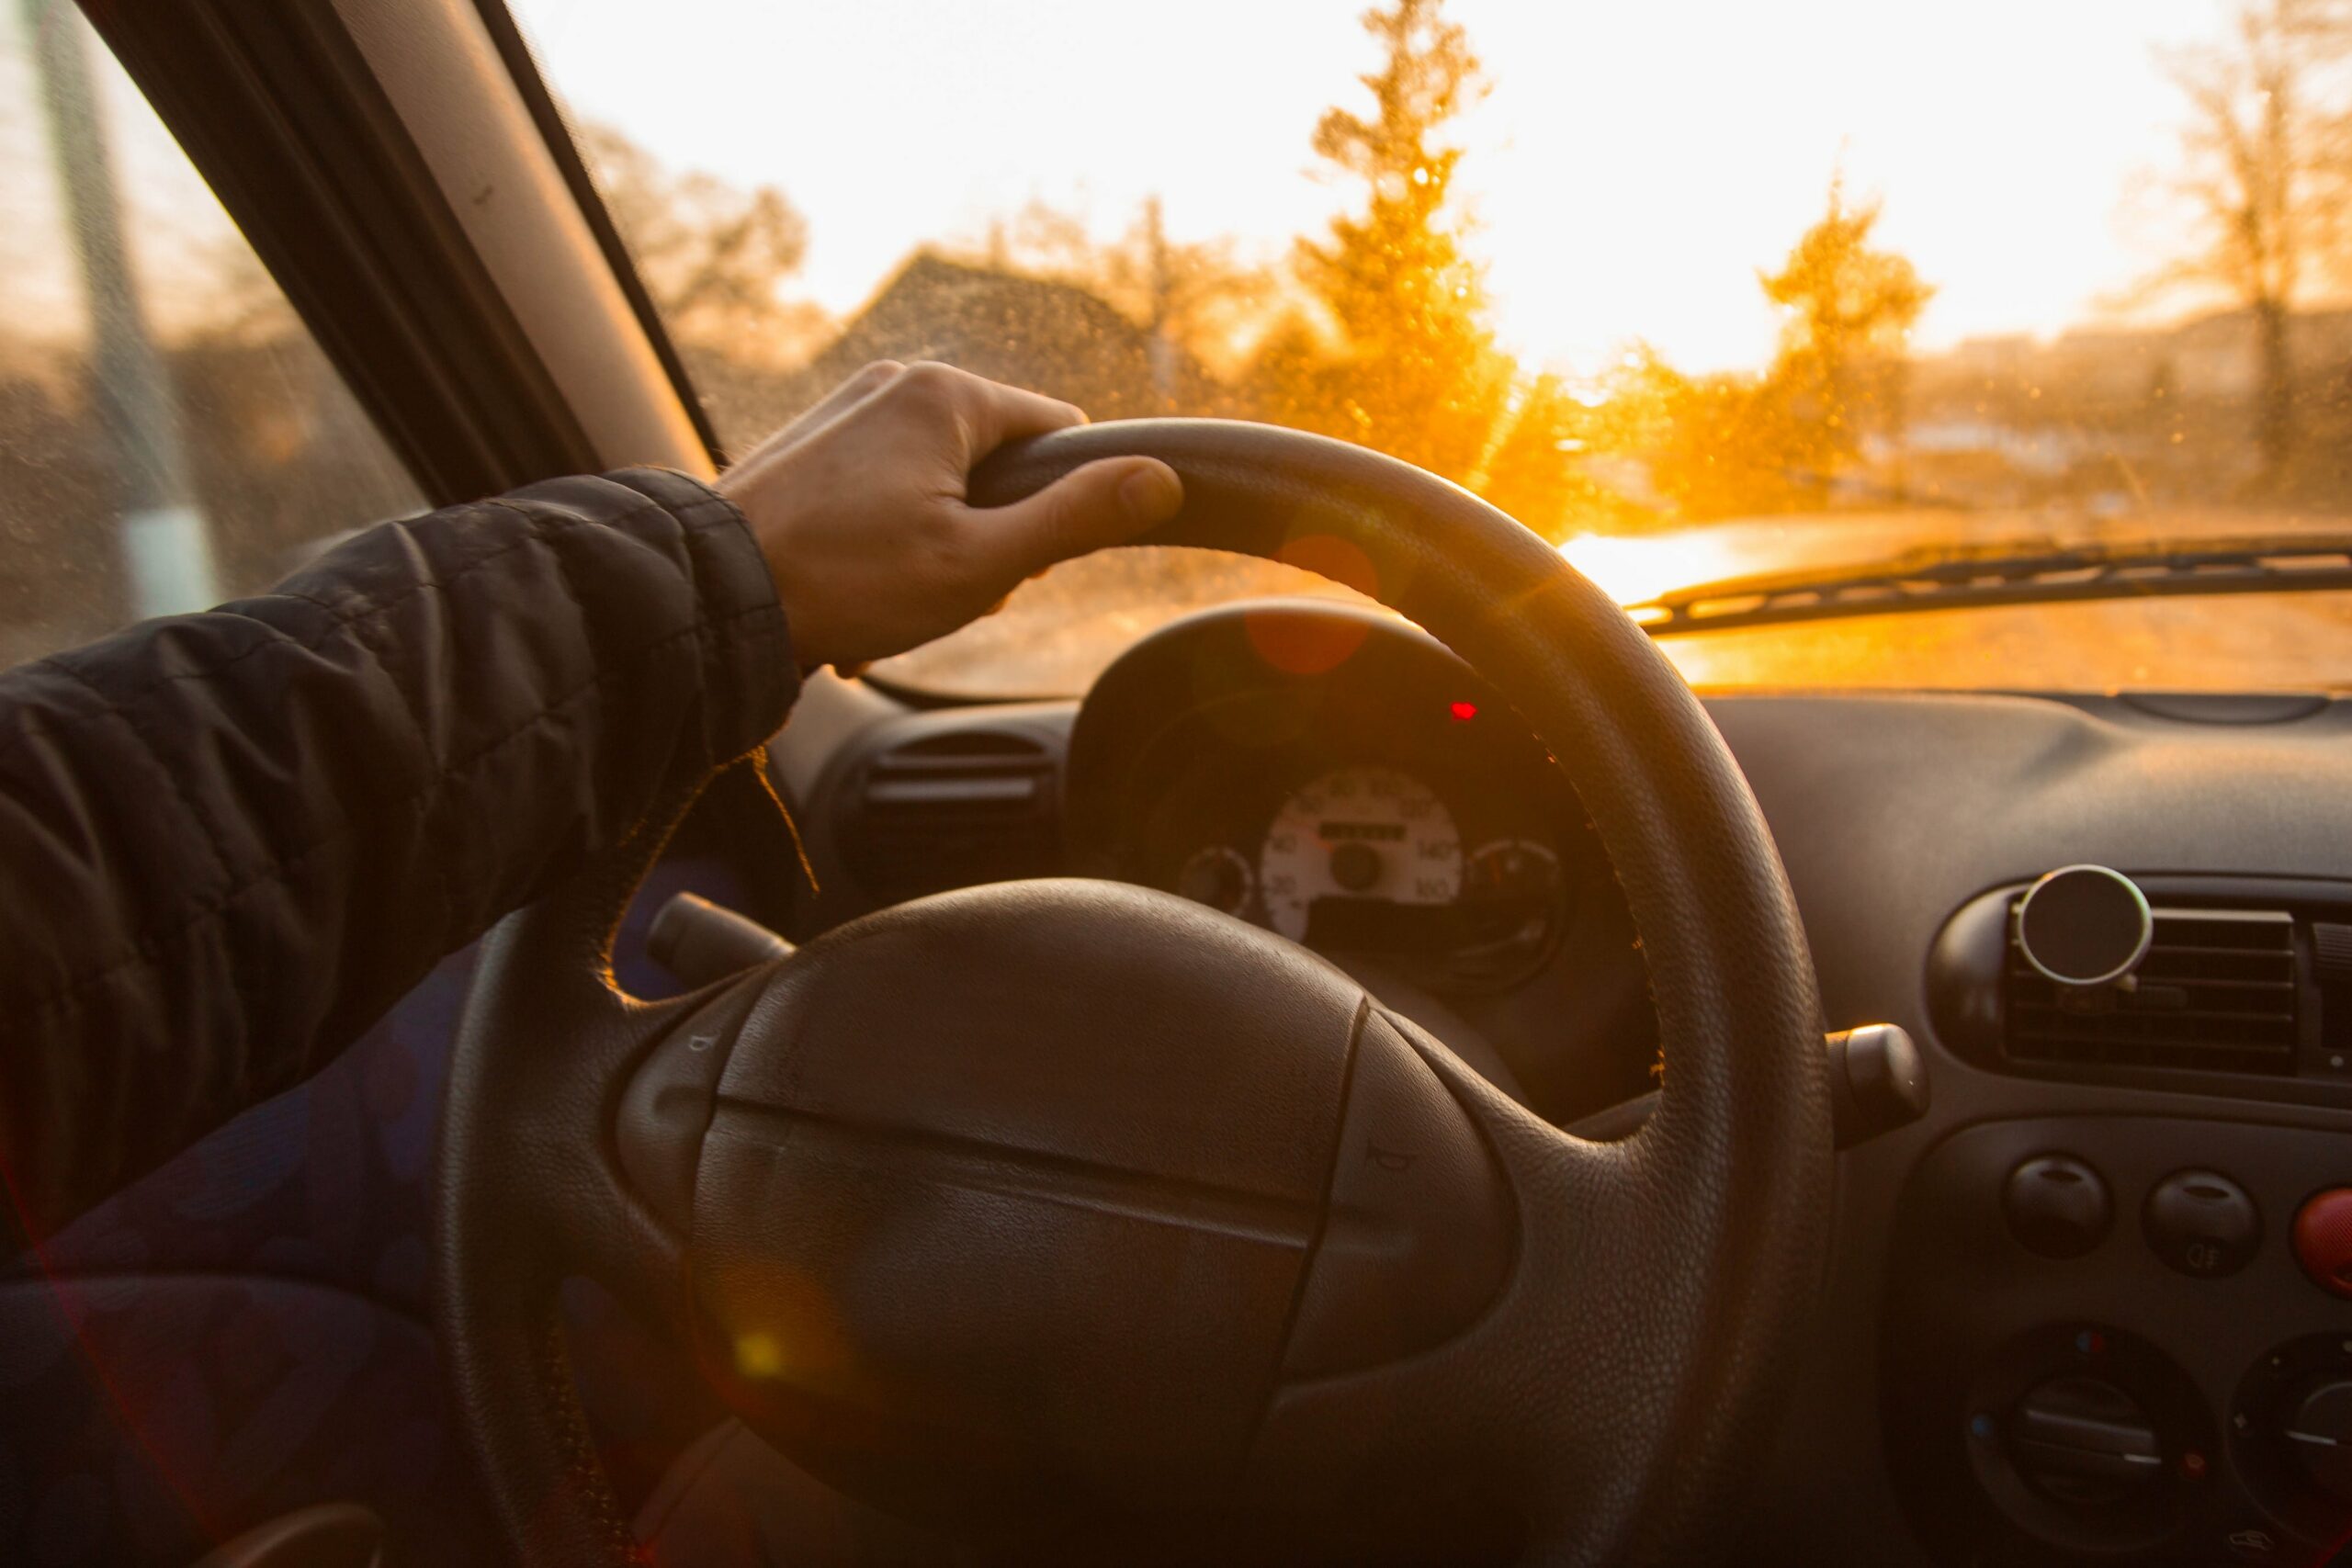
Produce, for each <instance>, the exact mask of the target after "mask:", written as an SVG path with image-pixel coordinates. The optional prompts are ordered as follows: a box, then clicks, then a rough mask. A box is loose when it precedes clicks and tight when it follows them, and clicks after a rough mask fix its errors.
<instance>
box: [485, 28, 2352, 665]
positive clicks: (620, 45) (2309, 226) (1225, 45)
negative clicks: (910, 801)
mask: <svg viewBox="0 0 2352 1568" xmlns="http://www.w3.org/2000/svg"><path fill="white" fill-rule="evenodd" d="M518 10H519V12H520V15H521V19H522V20H523V22H524V23H525V25H526V29H527V30H528V32H529V33H530V34H531V36H532V38H533V40H534V45H535V47H536V49H537V51H538V52H539V54H540V57H541V61H542V63H543V66H544V68H545V70H546V72H547V73H548V78H549V80H550V83H551V85H553V86H554V87H555V88H556V89H557V91H558V92H559V93H560V95H562V96H564V97H565V99H566V101H567V103H568V106H569V108H570V111H571V113H572V115H573V117H574V118H575V120H576V122H577V124H578V126H579V129H580V134H581V138H582V146H583V148H584V149H585V151H586V152H587V155H588V158H589V161H590V164H591V165H592V167H593V169H594V171H595V173H596V175H597V176H598V178H599V180H600V182H601V184H602V186H603V188H604V190H605V194H606V197H607V199H608V201H609V203H610V205H611V207H612V209H613V210H614V213H615V216H616V220H617V221H618V223H619V225H620V227H621V229H622V231H623V232H624V234H625V235H626V236H627V237H628V241H629V243H630V244H631V247H632V249H633V251H634V253H635V254H636V257H637V260H638V262H639V267H640V270H641V271H642V273H643V275H644V276H645V280H646V282H647V285H648V288H649V290H650V293H651V294H652V296H653V297H654V299H656V301H657V303H658V304H659V305H660V306H661V308H662V310H663V311H664V314H665V317H666V320H667V321H668V324H669V327H670V329H671V332H672V333H673V336H674V338H675V339H676V341H677V343H678V345H679V347H680V349H681V351H682V354H683V355H684V360H685V363H686V364H687V366H688V367H689V369H690V372H691V375H692V377H693V379H694V382H695V387H696V389H697V391H698V393H699V394H700V396H701V397H702V399H703V400H704V402H705V404H706V407H707V409H708V411H709V412H710V413H711V414H712V416H713V418H714V420H715V422H716V423H717V424H718V428H719V429H720V431H721V433H722V435H723V437H724V439H725V440H726V441H727V442H728V443H729V445H730V446H732V447H733V448H734V449H737V450H741V449H742V448H743V447H746V446H749V445H750V444H752V442H753V441H755V440H756V439H758V437H759V436H760V435H762V434H764V433H765V432H766V431H768V430H769V429H772V428H773V427H775V425H776V424H778V423H781V422H783V421H785V420H786V419H788V418H789V417H790V416H791V415H792V414H793V413H794V412H797V410H799V409H801V408H803V407H805V406H807V405H808V404H809V402H810V401H812V400H814V399H815V398H816V397H817V396H818V395H819V394H820V392H821V391H822V390H823V389H825V388H826V387H828V386H830V385H831V383H833V382H834V381H835V380H837V379H838V378H840V377H842V375H844V374H846V373H847V372H849V371H850V370H852V369H854V368H855V367H857V366H859V365H861V364H863V363H865V362H866V361H868V360H872V359H877V358H897V359H901V360H905V359H914V358H935V359H943V360H946V361H949V362H951V363H954V364H957V365H961V366H964V367H967V368H969V369H972V370H975V371H978V372H979V373H981V374H985V375H989V376H992V377H996V378H1001V379H1004V380H1008V381H1013V382H1018V383H1021V384H1023V385H1026V386H1031V387H1035V388H1038V389H1042V390H1045V391H1047V392H1050V393H1053V394H1055V395H1057V396H1059V397H1063V398H1066V399H1069V400H1071V401H1074V402H1077V403H1079V404H1080V405H1081V406H1083V407H1085V408H1087V409H1088V410H1089V411H1090V412H1091V413H1092V415H1093V416H1094V417H1095V418H1096V419H1098V420H1099V419H1117V418H1125V417H1133V416H1138V415H1151V414H1169V413H1176V414H1203V415H1216V416H1227V417H1235V418H1244V419H1256V420H1266V421H1271V422H1273V423H1282V424H1286V425H1292V426H1295V427H1298V428H1301V429H1306V430H1312V431H1317V432H1320V433H1322V434H1329V435H1334V436H1338V437H1340V438H1341V439H1344V440H1349V441H1355V442H1360V443H1363V444H1364V445H1367V446H1374V447H1377V448H1379V449H1381V450H1383V451H1385V452H1388V453H1390V454H1392V455H1394V456H1397V457H1403V458H1405V459H1407V460H1408V461H1411V462H1414V463H1417V464H1419V465H1420V466H1422V467H1424V468H1429V469H1430V470H1431V471H1432V472H1435V473H1438V474H1441V475H1442V476H1444V477H1446V478H1448V479H1454V480H1456V481H1458V482H1460V483H1462V484H1464V485H1465V486H1467V487H1468V488H1470V489H1472V490H1474V491H1477V492H1478V493H1479V494H1481V495H1483V496H1485V497H1487V499H1488V500H1490V501H1492V502H1495V503H1496V504H1497V505H1498V506H1500V507H1502V508H1503V509H1504V510H1505V511H1507V512H1509V513H1511V514H1512V515H1513V516H1515V517H1517V518H1518V519H1520V521H1521V522H1522V523H1524V524H1526V525H1527V526H1529V527H1530V528H1532V529H1533V530H1535V531H1536V532H1537V533H1539V534H1541V535H1543V536H1544V537H1546V538H1547V539H1550V540H1553V541H1555V543H1557V544H1558V545H1559V547H1561V548H1562V550H1563V551H1564V552H1565V554H1566V556H1567V558H1569V559H1570V560H1571V561H1573V562H1575V563H1576V564H1577V566H1578V567H1579V568H1581V569H1582V570H1585V571H1586V572H1587V573H1588V574H1589V575H1590V576H1592V577H1593V578H1594V579H1595V580H1596V581H1600V583H1601V584H1602V585H1603V586H1604V587H1606V588H1608V589H1609V590H1611V592H1614V593H1616V594H1617V595H1618V596H1619V597H1620V599H1621V600H1623V601H1625V602H1628V603H1633V602H1637V601H1640V600H1643V599H1645V598H1647V597H1649V596H1650V595H1652V594H1654V593H1657V592H1663V591H1666V590H1669V589H1672V588H1675V587H1678V586H1686V585H1689V584H1692V583H1696V582H1701V581H1714V580H1718V579H1721V578H1724V577H1728V576H1736V575H1741V574H1745V573H1750V572H1755V571H1760V570H1835V569H1836V568H1838V567H1839V566H1841V565H1856V564H1861V563H1867V562H1871V561H1877V560H1882V559H1885V558H1890V557H1894V556H1899V555H1905V554H1909V553H1914V552H1919V551H1927V552H1933V551H1935V550H1937V549H1939V548H1965V549H1970V550H1984V549H1988V548H1999V547H2004V546H2009V545H2014V546H2016V547H2020V548H2035V549H2039V548H2043V547H2064V546H2067V545H2075V544H2083V543H2099V544H2103V545H2108V546H2120V545H2131V544H2135V543H2143V542H2162V541H2174V540H2186V539H2198V540H2203V539H2210V538H2215V537H2228V536H2248V535H2262V536H2275V535H2279V534H2297V533H2303V532H2310V533H2313V534H2317V533H2334V534H2340V533H2343V532H2345V531H2346V529H2347V528H2352V477H2347V474H2346V466H2345V464H2344V462H2343V460H2342V459H2341V457H2340V456H2339V455H2340V454H2341V453H2342V452H2343V451H2345V450H2346V449H2347V444H2348V443H2352V310H2347V309H2346V291H2345V285H2346V280H2347V275H2352V230H2347V229H2346V225H2345V222H2344V219H2345V218H2346V210H2347V209H2346V200H2345V198H2346V196H2347V195H2352V151H2347V150H2346V149H2347V145H2352V144H2347V142H2346V140H2345V139H2344V138H2343V137H2342V135H2341V133H2340V131H2341V127H2342V126H2343V125H2344V124H2346V123H2352V8H2347V7H2346V6H2342V5H2340V4H2338V3H2337V0H2244V3H2230V0H2076V3H2075V4H2071V5H2068V6H2062V7H2052V6H2048V5H2046V4H2043V3H2041V0H1984V3H1980V4H1976V5H1973V6H1966V7H1960V6H1952V7H1947V8H1944V9H1942V10H1940V11H1938V10H1933V9H1930V8H1928V7H1924V6H1883V5H1879V4H1875V3H1867V0H1789V3H1788V4H1786V5H1782V6H1772V7H1757V6H1729V5H1723V4H1715V3H1702V0H1660V3H1658V4H1654V5H1649V6H1617V7H1600V6H1585V5H1551V4H1545V5H1534V4H1510V3H1509V0H1388V3H1386V4H1380V5H1375V6H1373V8H1371V9H1369V10H1364V9H1363V0H1285V3H1284V4H1283V5H1282V6H1265V5H1263V4H1261V3H1249V4H1244V3H1239V0H1198V3H1196V4H1193V5H1189V6H1183V7H1170V6H1135V7H1113V8H1108V9H1106V8H1103V7H1102V6H1099V5H1093V4H1079V3H1077V0H1049V3H1044V4H1030V5H1023V6H1010V5H1007V6H993V7H991V6H972V5H968V4H964V3H962V0H956V3H952V4H951V3H949V0H869V3H868V4H865V5H862V6H847V7H844V6H815V5H804V4H773V5H763V6H750V5H746V4H741V3H740V0H674V3H673V5H671V6H667V7H665V8H664V9H663V11H662V22H661V25H660V26H659V27H649V26H648V25H647V23H646V13H645V12H644V11H643V9H642V8H641V7H639V6H635V5H633V4H629V5H625V4H621V3H619V0H521V3H520V4H519V5H518ZM712 39H727V40H729V42H728V47H726V48H725V49H722V50H718V51H714V50H713V49H712V48H711V40H712ZM1263 592H1318V593H1330V592H1340V591H1338V590H1334V589H1332V588H1331V587H1330V586H1329V584H1326V583H1323V582H1322V581H1320V580H1318V579H1314V578H1311V577H1308V576H1306V574H1304V573H1299V572H1295V571H1293V570H1288V569H1284V568H1280V567H1276V566H1272V565H1267V564H1264V563H1257V562H1249V561H1242V560H1238V559H1235V558H1221V557H1214V556H1208V555H1204V554H1200V553H1195V552H1184V551H1123V552H1113V553H1110V554H1106V555H1103V556H1100V557H1097V558H1092V559H1089V560H1085V561H1080V562H1074V563H1070V564H1069V565H1068V566H1065V567H1062V568H1059V569H1057V570H1055V571H1054V572H1051V573H1048V574H1047V575H1046V577H1045V578H1043V579H1041V580H1040V581H1036V582H1034V583H1032V584H1030V585H1029V586H1027V587H1026V588H1024V589H1023V591H1022V592H1019V593H1017V594H1016V595H1015V596H1014V598H1013V600H1012V603H1011V604H1009V605H1008V606H1007V607H1006V608H1005V609H1004V611H1003V612H1002V613H1001V614H1000V615H997V616H995V617H993V618H991V619H989V620H987V621H984V622H982V623H981V624H979V625H978V626H974V627H972V628H970V629H969V630H967V631H966V632H964V633H961V634H958V635H957V636H956V637H951V638H948V639H945V640H944V641H943V642H941V643H938V644H934V645H933V646H931V647H929V648H926V649H919V650H917V651H916V652H914V653H912V654H910V655H908V656H906V657H905V658H903V659H901V660H894V661H891V662H890V663H888V664H887V665H886V666H884V667H883V668H882V670H881V671H879V673H881V674H882V675H883V676H884V677H885V678H888V679H895V680H897V681H899V682H902V683H905V684H909V685H915V686H922V687H928V688H933V689H937V690H941V691H945V692H952V693H956V694H964V695H972V696H1001V695H1016V694H1019V695H1027V694H1051V693H1061V692H1074V691H1078V690H1082V689H1083V687H1084V686H1085V685H1086V683H1087V682H1089V681H1090V680H1091V678H1092V676H1093V674H1094V673H1095V672H1096V671H1099V670H1100V669H1101V668H1102V667H1103V664H1104V663H1106V662H1107V661H1108V660H1110V659H1111V658H1113V657H1115V655H1116V654H1117V653H1118V652H1119V651H1121V650H1122V649H1124V648H1125V647H1126V646H1127V645H1128V644H1129V643H1131V642H1132V641H1133V640H1134V639H1135V638H1136V637H1138V636H1140V635H1142V634H1144V633H1145V632H1147V631H1148V630H1150V629H1151V628H1152V627H1154V626H1158V625H1159V624H1163V623H1164V622H1166V621H1168V620H1170V619H1171V618H1173V617H1174V616H1176V615H1182V614H1184V613H1186V612H1187V611H1189V610H1192V609H1194V608H1198V607H1201V606H1203V605H1205V604H1214V603H1219V602H1223V601H1226V600H1230V599H1234V598H1239V597H1245V596H1249V595H1251V594H1256V593H1263ZM2347 634H2352V601H2347V598H2346V596H2345V595H2340V594H2304V595H2295V596H2288V595H2276V596H2272V595H2263V596H2255V597H2239V598H2229V599H2211V600H2195V599H2192V600H2177V599H2176V600H2165V601H2154V600H2147V601H2130V600H2126V601H2121V602H2118V603H2115V604H2091V605H2069V606H2048V607H2040V608H2033V609H2006V610H1986V611H1970V612H1965V613H1958V612H1954V613H1935V614H1927V615H1905V616H1902V617H1892V616H1879V617H1871V618H1867V619H1860V620H1855V621H1851V622H1846V621H1839V622H1835V623H1813V624H1809V625H1805V626H1794V627H1786V628H1778V629H1775V630H1772V631H1769V632H1765V631H1758V632H1744V633H1725V634H1708V635H1705V636H1694V637H1675V638H1671V639H1668V651H1669V652H1670V653H1671V654H1672V655H1673V656H1674V657H1676V658H1677V659H1678V660H1679V661H1680V662H1681V663H1682V665H1683V668H1684V669H1685V671H1686V673H1690V674H1691V675H1692V676H1693V677H1694V679H1701V680H1703V681H1706V682H1712V683H1719V684H1737V683H1775V684H1782V683H1785V684H1813V683H1822V682H1840V683H1900V684H1925V685H1943V684H1972V685H1981V684H2018V685H2032V684H2058V685H2071V686H2080V685H2092V686H2102V685H2177V686H2210V685H2233V684H2235V685H2298V686H2309V685H2314V684H2317V685H2328V686H2345V685H2352V635H2347Z"/></svg>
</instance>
